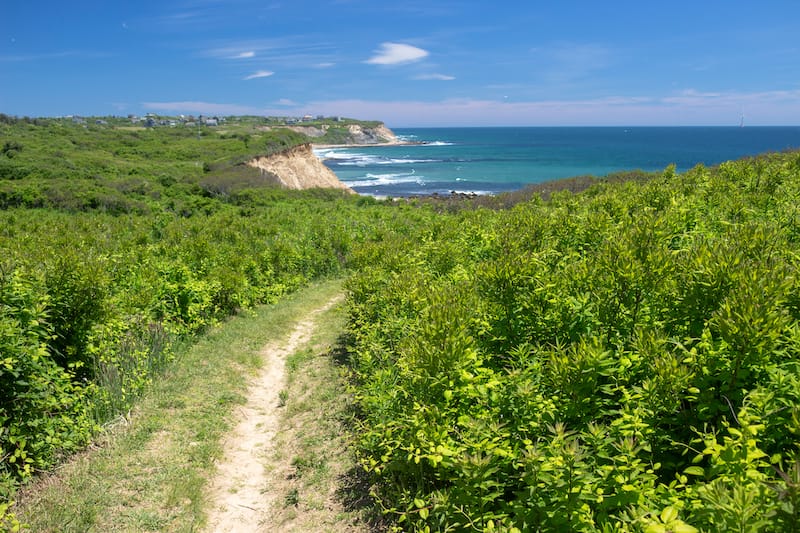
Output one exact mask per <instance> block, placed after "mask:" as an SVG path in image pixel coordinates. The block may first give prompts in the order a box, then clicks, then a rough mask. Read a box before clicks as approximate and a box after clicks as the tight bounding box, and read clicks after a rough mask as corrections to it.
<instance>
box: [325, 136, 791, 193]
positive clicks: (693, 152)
mask: <svg viewBox="0 0 800 533" xmlns="http://www.w3.org/2000/svg"><path fill="white" fill-rule="evenodd" d="M394 131H395V133H397V135H398V136H400V137H401V138H403V139H405V140H408V141H414V142H419V143H422V144H418V145H406V146H375V147H363V146H360V147H356V148H335V149H319V150H317V155H319V156H320V157H321V158H322V159H323V160H324V161H325V164H326V165H327V166H328V167H330V168H331V169H332V170H333V171H334V172H335V173H336V175H337V176H338V177H339V179H340V180H342V181H343V182H344V183H346V184H347V185H349V186H350V187H351V188H353V189H354V190H355V191H356V192H358V193H360V194H368V195H375V196H395V197H400V196H412V195H425V194H433V193H438V194H449V193H451V192H463V193H478V194H495V193H498V192H503V191H511V190H517V189H520V188H522V187H524V186H525V185H526V184H530V183H540V182H543V181H548V180H552V179H558V178H567V177H571V176H579V175H585V174H591V175H595V176H604V175H606V174H608V173H611V172H617V171H621V170H633V169H641V170H648V171H653V170H663V169H664V168H665V167H666V166H667V165H670V164H672V163H674V164H675V165H676V166H677V168H678V170H679V171H684V170H688V169H689V168H691V167H693V166H695V165H697V164H698V163H702V164H704V165H707V166H709V165H715V164H718V163H721V162H723V161H727V160H729V159H738V158H740V157H744V156H748V155H756V154H759V153H763V152H768V151H780V150H786V149H791V148H800V127H745V128H737V127H730V128H727V127H705V128H704V127H685V128H681V127H677V128H676V127H671V128H655V127H649V128H645V127H631V128H622V127H607V128H417V129H396V130H394Z"/></svg>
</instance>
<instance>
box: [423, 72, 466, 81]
mask: <svg viewBox="0 0 800 533" xmlns="http://www.w3.org/2000/svg"><path fill="white" fill-rule="evenodd" d="M414 79H415V80H436V81H451V80H454V79H456V78H455V76H448V75H447V74H420V75H419V76H414Z"/></svg>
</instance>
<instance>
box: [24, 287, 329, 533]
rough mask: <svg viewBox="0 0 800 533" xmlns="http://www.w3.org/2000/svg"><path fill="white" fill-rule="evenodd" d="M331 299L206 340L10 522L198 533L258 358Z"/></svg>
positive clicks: (30, 491) (309, 295) (36, 491)
mask: <svg viewBox="0 0 800 533" xmlns="http://www.w3.org/2000/svg"><path fill="white" fill-rule="evenodd" d="M339 291H341V283H340V282H339V281H329V282H325V283H321V284H317V285H314V286H312V287H310V288H307V289H304V290H302V291H300V292H298V293H297V294H295V295H294V296H292V297H289V298H287V299H286V300H285V301H283V302H281V303H279V304H277V305H274V306H270V307H264V308H261V309H259V310H257V311H255V312H254V313H252V314H248V315H247V316H240V317H236V318H233V319H231V320H229V321H228V322H226V323H225V324H223V325H222V326H220V327H218V328H215V329H213V330H212V331H210V332H209V334H208V335H206V336H205V337H203V338H202V339H201V340H200V341H199V342H198V343H196V344H194V345H193V346H192V347H190V348H188V349H187V350H186V351H185V352H184V353H183V354H182V355H181V356H180V358H179V360H178V361H176V362H175V364H174V365H173V366H171V367H170V368H169V369H168V370H167V372H166V373H165V375H164V376H163V378H162V379H160V380H159V381H158V383H157V384H155V385H154V386H153V387H152V389H151V390H150V391H149V392H148V393H147V394H146V396H145V397H144V398H143V400H142V401H141V402H140V404H139V405H137V407H136V408H135V409H134V411H133V412H132V413H131V414H130V415H129V416H128V417H127V418H126V419H124V420H120V422H119V424H118V425H117V427H116V428H113V429H112V430H110V431H109V432H107V434H106V435H105V437H104V442H101V443H99V444H98V446H97V447H96V448H95V449H93V450H89V451H87V452H85V453H84V454H82V455H80V456H78V457H76V458H75V459H74V460H72V461H71V462H69V463H68V464H66V465H65V466H63V467H62V468H61V469H60V470H59V471H58V472H56V473H54V474H52V475H49V476H45V477H43V478H42V479H40V480H39V481H38V482H36V483H35V484H33V485H32V486H30V487H28V488H27V489H26V490H25V491H24V492H23V494H20V497H19V498H18V500H19V502H20V503H19V508H18V509H17V513H18V515H19V517H20V519H21V520H22V521H23V522H24V523H26V524H27V525H28V526H29V527H30V529H31V530H32V531H37V532H48V531H59V532H72V531H82V532H83V531H137V532H139V531H196V530H198V528H199V527H200V526H202V524H203V521H204V516H205V501H204V494H205V493H204V488H205V485H206V483H207V481H208V479H209V477H210V476H211V475H212V474H213V464H214V460H215V459H216V458H218V457H219V456H220V455H221V453H222V450H221V448H220V438H221V437H222V435H223V434H224V433H225V432H226V431H227V430H229V429H230V425H231V423H232V421H233V415H232V411H233V409H234V407H235V406H236V405H239V404H242V403H243V402H244V400H245V397H244V393H245V387H246V384H247V383H246V381H247V380H246V379H245V378H246V376H247V375H249V374H252V373H254V372H255V371H256V370H257V369H258V367H259V365H260V358H259V356H258V352H259V349H260V348H261V347H262V346H263V345H264V344H265V343H266V342H267V341H269V340H273V339H280V338H282V337H283V336H284V335H285V334H286V333H287V332H289V331H290V330H291V327H292V325H293V324H294V323H295V322H296V321H297V320H299V319H300V318H302V317H303V316H305V315H306V314H307V313H308V312H309V311H311V310H313V309H315V308H317V307H319V306H320V305H322V304H323V303H325V302H326V301H328V300H329V299H330V298H331V297H332V296H333V295H335V294H336V293H337V292H339ZM324 327H325V328H326V329H327V327H328V326H324Z"/></svg>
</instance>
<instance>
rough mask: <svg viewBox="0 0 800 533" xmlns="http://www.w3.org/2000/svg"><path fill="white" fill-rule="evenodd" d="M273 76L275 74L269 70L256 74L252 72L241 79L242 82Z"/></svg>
mask: <svg viewBox="0 0 800 533" xmlns="http://www.w3.org/2000/svg"><path fill="white" fill-rule="evenodd" d="M273 74H275V73H274V72H272V71H271V70H258V71H256V72H253V73H252V74H250V75H249V76H245V77H244V78H242V79H243V80H256V79H258V78H268V77H270V76H272V75H273Z"/></svg>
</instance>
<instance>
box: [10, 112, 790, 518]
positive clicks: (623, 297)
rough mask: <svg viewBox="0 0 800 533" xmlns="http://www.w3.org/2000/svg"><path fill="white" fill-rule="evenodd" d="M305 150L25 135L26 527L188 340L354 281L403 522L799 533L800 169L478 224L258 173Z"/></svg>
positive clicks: (15, 472)
mask: <svg viewBox="0 0 800 533" xmlns="http://www.w3.org/2000/svg"><path fill="white" fill-rule="evenodd" d="M303 142H307V139H306V138H305V137H303V136H301V135H299V134H296V133H294V132H291V131H288V130H279V129H273V130H270V131H265V130H263V129H260V128H259V127H258V124H257V123H255V122H253V121H252V120H243V121H240V122H239V123H231V124H226V125H225V126H224V127H223V126H220V127H218V128H207V127H196V128H191V129H189V128H180V127H179V128H169V127H163V128H152V129H145V128H139V127H131V126H129V125H125V124H123V123H122V122H120V123H113V121H111V120H109V121H106V123H105V124H95V123H93V122H92V123H89V124H74V123H73V122H72V121H67V120H56V119H35V120H27V119H23V120H19V119H14V118H12V117H6V116H4V115H0V149H1V150H2V152H1V153H0V528H3V527H11V526H12V525H13V517H12V516H11V515H10V514H9V507H8V504H7V503H5V502H6V501H8V500H9V499H10V498H11V497H12V496H13V494H14V491H15V487H16V486H17V485H18V484H19V483H20V482H24V481H25V480H27V479H29V478H30V477H31V476H32V475H33V474H34V473H35V472H37V471H43V470H47V469H49V468H51V467H52V466H53V465H54V464H56V463H57V461H59V460H60V459H61V458H63V457H64V456H65V454H68V453H70V452H73V451H75V450H77V449H80V448H81V447H82V446H85V445H86V443H87V442H88V441H89V439H90V438H91V437H92V435H93V434H94V433H95V432H96V431H97V429H98V428H99V426H100V425H102V424H103V423H104V422H106V421H107V420H109V418H111V417H113V416H115V414H117V413H120V412H124V411H125V410H126V409H128V408H129V407H130V405H131V402H132V401H133V400H134V399H135V398H136V396H137V395H139V394H140V393H141V392H142V391H143V390H144V389H145V387H146V386H147V385H148V383H150V382H151V380H152V379H153V377H154V376H155V374H156V373H157V372H158V370H159V369H161V368H163V367H164V366H165V365H166V364H169V362H170V361H171V360H172V359H173V358H174V357H175V356H176V354H178V353H180V352H179V350H178V349H177V343H178V342H179V341H181V340H183V339H191V337H192V336H194V335H196V334H199V333H202V331H203V330H204V329H205V328H207V327H208V326H209V325H211V324H214V323H216V322H218V321H220V320H222V319H224V318H225V317H226V316H228V315H230V314H232V313H236V312H238V311H239V310H241V309H246V308H248V307H251V306H253V305H256V304H259V303H265V302H272V301H275V300H276V299H277V298H280V297H281V296H282V295H283V294H286V293H287V292H289V291H292V290H294V289H295V288H297V287H299V286H301V285H303V284H305V283H307V282H309V281H310V280H312V279H315V278H319V277H324V276H330V275H339V274H342V273H345V272H349V273H351V274H352V276H351V278H350V281H349V282H348V288H349V311H350V322H349V342H350V345H351V354H350V365H351V370H352V376H353V387H354V389H353V390H354V394H355V396H356V399H357V402H358V408H359V413H358V416H357V421H356V424H357V426H358V427H357V428H356V433H357V435H358V440H359V442H358V449H359V453H360V457H361V460H362V462H363V465H364V467H365V469H366V470H367V471H368V472H369V473H370V474H371V475H372V476H373V480H374V482H375V487H376V491H375V495H376V497H377V498H378V501H379V503H380V505H381V506H383V508H384V510H385V511H386V512H387V514H388V515H389V516H390V517H392V519H393V520H395V521H396V523H397V525H398V527H399V528H402V529H407V530H414V531H464V530H467V531H472V530H474V531H491V530H496V531H503V530H505V531H514V530H519V531H569V530H578V531H648V532H659V531H664V532H666V531H676V532H677V531H684V532H689V531H696V530H698V529H699V530H703V531H729V530H732V531H797V530H798V528H800V526H798V524H799V523H800V516H799V515H800V450H798V442H800V366H799V365H800V359H798V351H799V350H800V323H798V319H800V282H799V281H798V279H800V278H799V277H798V266H799V265H800V244H799V243H800V218H798V216H799V215H798V211H797V207H796V206H797V205H798V199H799V197H800V157H799V156H798V154H797V153H787V154H773V155H769V156H764V157H760V158H756V159H751V160H744V161H738V162H731V163H726V164H723V165H721V166H720V167H719V168H713V169H708V168H703V167H698V168H695V169H693V170H692V171H690V172H687V173H685V174H683V175H676V174H675V173H674V172H673V170H672V169H671V168H670V169H667V170H666V171H665V172H664V173H663V175H657V176H653V175H644V174H641V173H632V174H629V175H620V176H616V177H611V178H608V179H603V180H598V179H594V178H582V179H579V180H573V181H572V182H562V184H561V185H555V184H548V185H546V186H544V187H542V188H540V189H537V190H533V191H528V192H522V193H519V194H515V195H506V196H503V197H500V198H497V199H463V200H461V201H458V202H456V201H453V200H452V199H444V200H442V201H437V202H427V201H422V200H409V201H407V202H406V201H404V202H391V201H389V202H378V201H375V200H372V199H369V198H358V197H353V196H352V195H347V194H344V193H340V192H334V191H310V192H304V193H300V192H291V191H284V190H281V189H277V188H274V187H272V186H271V185H272V180H271V179H270V176H263V175H261V173H260V172H258V171H256V170H253V169H250V168H249V167H246V166H243V165H242V164H241V163H242V162H244V161H246V160H247V159H248V158H250V157H252V156H254V155H263V154H268V153H271V152H274V151H276V150H280V149H282V148H286V147H291V146H294V145H297V144H299V143H303ZM587 187H588V188H587ZM564 188H566V190H561V191H559V190H558V189H564ZM583 189H585V190H583ZM578 190H583V192H580V193H576V191H578ZM554 191H555V192H554ZM542 196H545V197H546V198H547V199H546V200H543V199H542ZM484 206H488V207H492V208H493V209H484V208H483V207H484ZM501 208H502V209H501Z"/></svg>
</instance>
